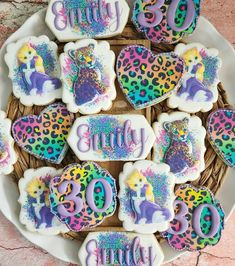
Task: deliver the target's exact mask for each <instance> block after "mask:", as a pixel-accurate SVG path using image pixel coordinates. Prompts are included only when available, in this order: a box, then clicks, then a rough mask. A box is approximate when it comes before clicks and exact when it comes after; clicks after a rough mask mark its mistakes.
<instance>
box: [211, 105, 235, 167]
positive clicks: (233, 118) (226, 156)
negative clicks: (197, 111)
mask: <svg viewBox="0 0 235 266" xmlns="http://www.w3.org/2000/svg"><path fill="white" fill-rule="evenodd" d="M207 132H208V135H209V140H210V142H211V144H212V147H213V148H214V149H215V151H216V152H217V154H218V155H219V156H220V157H221V159H222V160H223V161H224V162H225V163H226V164H227V165H228V166H230V167H232V168H235V110H230V109H219V110H216V111H215V112H213V113H211V114H210V116H209V117H208V120H207Z"/></svg>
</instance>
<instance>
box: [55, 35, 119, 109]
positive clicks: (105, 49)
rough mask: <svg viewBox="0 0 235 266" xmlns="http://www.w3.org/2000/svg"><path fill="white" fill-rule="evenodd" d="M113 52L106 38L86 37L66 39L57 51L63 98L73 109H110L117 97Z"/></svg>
mask: <svg viewBox="0 0 235 266" xmlns="http://www.w3.org/2000/svg"><path fill="white" fill-rule="evenodd" d="M114 62H115V54H114V52H113V51H112V50H110V45H109V43H108V42H106V41H99V42H97V41H96V40H93V39H86V40H81V41H77V42H76V43H72V42H70V43H68V44H66V45H65V47H64V53H63V54H61V55H60V63H61V66H62V81H63V102H65V103H66V104H67V107H68V110H69V111H70V112H73V113H77V112H80V113H82V114H94V113H98V112H100V111H101V110H109V109H110V108H111V106H112V101H113V100H114V99H115V98H116V89H115V84H114V81H115V78H116V74H115V72H114Z"/></svg>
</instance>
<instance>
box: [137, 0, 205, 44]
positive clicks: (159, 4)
mask: <svg viewBox="0 0 235 266" xmlns="http://www.w3.org/2000/svg"><path fill="white" fill-rule="evenodd" d="M200 2H201V0H151V1H145V0H136V1H135V4H134V10H133V16H132V21H133V23H134V25H135V26H136V28H137V30H138V31H140V32H143V33H144V34H145V36H146V38H147V39H149V40H150V41H152V42H154V43H161V42H162V43H176V42H178V41H179V40H180V39H182V38H183V37H185V36H187V35H189V34H192V33H193V32H194V30H195V28H196V26H197V20H198V17H199V15H200V4H201V3H200Z"/></svg>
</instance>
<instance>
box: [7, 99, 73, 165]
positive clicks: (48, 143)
mask: <svg viewBox="0 0 235 266" xmlns="http://www.w3.org/2000/svg"><path fill="white" fill-rule="evenodd" d="M72 122H73V118H72V116H71V114H70V113H69V112H68V110H67V108H66V106H65V105H64V104H63V103H54V104H51V105H49V106H48V107H47V108H46V109H44V110H43V111H42V112H41V114H40V115H39V116H36V115H29V116H24V117H21V118H19V119H18V120H16V121H15V122H14V123H13V125H12V133H13V137H14V139H15V141H16V143H17V144H18V145H19V146H20V147H21V148H22V149H23V150H25V151H26V152H28V153H30V154H32V155H33V156H35V157H36V158H39V159H41V160H47V161H49V162H52V163H55V164H60V163H61V161H62V160H63V159H64V156H65V154H66V152H67V150H68V144H67V141H66V140H67V137H68V133H69V131H70V128H71V126H72Z"/></svg>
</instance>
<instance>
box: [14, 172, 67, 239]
mask: <svg viewBox="0 0 235 266" xmlns="http://www.w3.org/2000/svg"><path fill="white" fill-rule="evenodd" d="M60 174H61V170H56V169H55V168H52V167H42V168H38V169H36V170H35V169H28V170H27V171H25V173H24V177H23V178H21V179H20V180H19V190H20V197H19V203H20V205H21V210H20V222H21V223H22V224H24V225H25V226H26V228H27V229H28V230H29V231H33V232H35V231H37V232H39V233H41V234H45V235H56V234H59V233H61V232H63V233H65V232H67V231H68V228H67V227H66V226H65V225H64V224H62V223H61V222H60V221H59V220H58V219H57V217H56V216H55V215H54V214H52V212H51V210H50V203H49V192H50V190H49V184H50V180H51V178H53V177H54V176H56V175H60Z"/></svg>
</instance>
